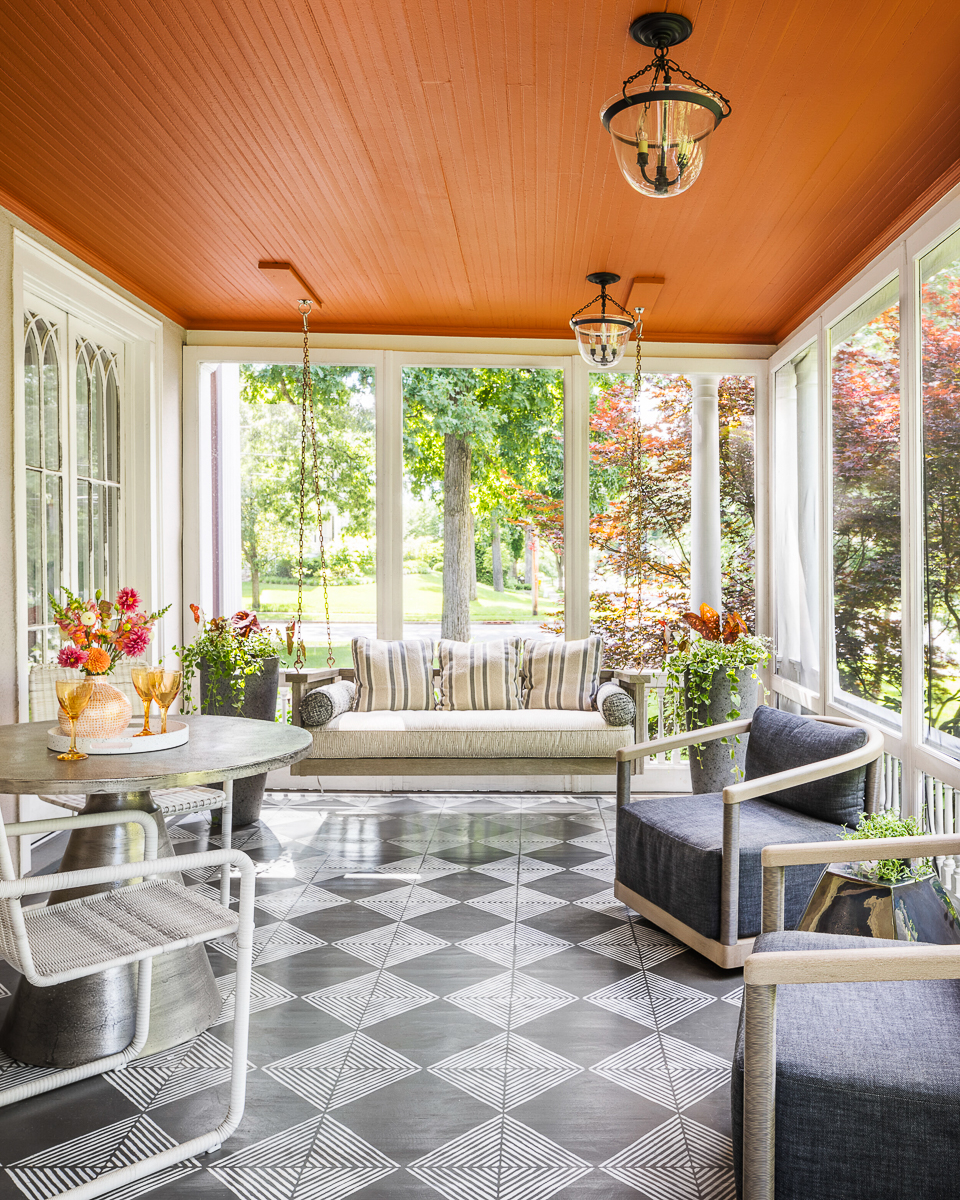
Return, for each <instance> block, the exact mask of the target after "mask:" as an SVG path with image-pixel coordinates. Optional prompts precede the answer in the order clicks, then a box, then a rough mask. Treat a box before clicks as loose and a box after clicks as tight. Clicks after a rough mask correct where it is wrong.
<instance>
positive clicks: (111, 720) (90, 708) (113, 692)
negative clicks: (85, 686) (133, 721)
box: [57, 679, 133, 738]
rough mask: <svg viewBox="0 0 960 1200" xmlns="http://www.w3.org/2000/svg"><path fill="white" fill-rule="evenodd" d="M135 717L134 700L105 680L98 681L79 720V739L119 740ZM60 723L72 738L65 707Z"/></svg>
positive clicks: (94, 683)
mask: <svg viewBox="0 0 960 1200" xmlns="http://www.w3.org/2000/svg"><path fill="white" fill-rule="evenodd" d="M132 715H133V709H132V708H131V707H130V701H129V700H128V699H127V698H126V696H125V695H124V694H123V692H121V691H120V689H119V688H115V687H114V686H113V684H112V683H107V682H106V681H105V680H103V679H95V680H94V681H93V695H92V696H91V697H90V699H89V701H88V702H87V707H86V708H85V709H84V710H83V712H82V713H81V714H80V716H79V717H78V718H77V737H80V738H115V737H117V736H119V735H120V734H121V733H123V731H124V730H125V729H126V727H127V726H128V725H129V724H130V718H131V716H132ZM57 722H58V724H59V725H60V729H61V730H62V731H63V733H65V734H66V735H67V736H68V737H69V735H70V721H69V719H68V718H67V715H66V713H65V712H64V711H63V709H62V708H61V709H60V710H59V712H58V713H57Z"/></svg>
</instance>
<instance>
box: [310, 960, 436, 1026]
mask: <svg viewBox="0 0 960 1200" xmlns="http://www.w3.org/2000/svg"><path fill="white" fill-rule="evenodd" d="M303 999H304V1000H306V1002H307V1003H308V1004H312V1005H313V1006H314V1008H320V1009H322V1010H323V1011H324V1012H328V1013H330V1015H331V1016H334V1017H336V1018H337V1020H339V1021H343V1022H344V1024H346V1025H349V1026H350V1027H351V1028H352V1029H366V1028H367V1027H368V1026H370V1025H377V1024H378V1023H379V1022H380V1021H386V1020H387V1019H388V1018H390V1017H398V1016H400V1015H401V1013H405V1012H410V1010H411V1009H414V1008H419V1007H420V1006H421V1005H423V1004H429V1003H430V1002H431V1001H433V1000H436V999H437V997H436V996H435V995H434V993H433V992H428V991H427V990H426V988H422V987H418V986H417V984H415V983H410V982H409V981H408V980H406V979H401V978H400V977H399V976H398V975H392V974H391V973H390V972H389V971H371V972H370V973H369V974H367V975H358V976H357V978H356V979H349V980H347V981H346V982H345V983H335V984H332V985H331V986H330V987H326V988H321V989H320V990H319V991H316V992H309V993H308V994H307V995H306V996H304V997H303Z"/></svg>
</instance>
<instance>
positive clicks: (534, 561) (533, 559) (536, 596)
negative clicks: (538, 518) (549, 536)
mask: <svg viewBox="0 0 960 1200" xmlns="http://www.w3.org/2000/svg"><path fill="white" fill-rule="evenodd" d="M539 549H540V547H539V546H538V545H537V539H536V537H531V538H530V564H531V576H532V579H531V583H532V588H531V591H530V597H531V599H532V600H533V615H534V616H535V617H536V616H538V615H539V612H540V579H539V578H538V577H539V575H540V555H539V553H538V551H539Z"/></svg>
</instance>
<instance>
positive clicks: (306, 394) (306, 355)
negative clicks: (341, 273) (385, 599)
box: [294, 300, 336, 671]
mask: <svg viewBox="0 0 960 1200" xmlns="http://www.w3.org/2000/svg"><path fill="white" fill-rule="evenodd" d="M312 307H313V305H312V304H311V302H310V301H309V300H301V301H300V304H299V306H298V308H299V311H300V314H301V316H302V317H303V378H302V383H301V391H302V403H301V406H300V510H299V515H300V553H299V559H298V563H297V657H296V659H295V660H294V665H295V667H296V668H297V670H298V671H300V670H302V668H303V666H304V665H305V663H306V657H307V648H306V646H305V644H304V641H303V547H304V525H305V522H306V509H307V448H308V442H309V446H310V449H311V451H312V466H313V493H314V499H315V500H316V504H317V531H318V534H319V540H320V581H321V584H322V586H323V608H324V616H325V618H326V624H327V666H328V667H333V666H334V665H335V663H336V658H335V656H334V653H333V635H332V632H331V629H330V592H329V583H328V580H327V552H326V547H325V546H324V542H323V507H322V504H321V499H320V455H319V451H318V448H317V414H316V410H315V409H314V407H313V376H312V375H311V374H310V325H309V321H310V309H311V308H312Z"/></svg>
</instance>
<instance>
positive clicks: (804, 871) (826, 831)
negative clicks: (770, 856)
mask: <svg viewBox="0 0 960 1200" xmlns="http://www.w3.org/2000/svg"><path fill="white" fill-rule="evenodd" d="M839 833H840V827H839V826H837V825H833V824H830V823H828V822H826V821H817V820H815V819H814V818H813V817H807V816H804V815H803V814H802V813H797V812H794V811H793V810H792V809H789V808H780V806H779V805H777V804H773V803H771V802H770V801H769V800H745V801H744V802H743V804H741V805H740V918H739V921H740V937H753V936H754V935H755V934H758V933H759V932H760V901H761V868H760V851H761V850H762V849H763V847H764V846H770V845H772V844H773V843H775V842H825V841H832V840H833V839H834V838H835V837H836V836H837V835H838V834H839ZM722 848H723V798H722V796H721V794H720V793H719V792H708V793H706V794H705V795H701V796H671V797H668V798H664V799H660V798H659V797H658V798H657V799H655V800H636V801H634V802H633V803H632V804H625V805H624V806H623V807H622V808H621V809H620V811H619V812H618V813H617V879H618V880H619V881H620V882H621V883H623V884H625V885H626V886H627V887H628V888H631V889H632V890H633V891H635V892H637V893H638V895H640V896H643V897H644V899H646V900H649V901H651V902H652V903H653V904H656V905H657V906H658V907H659V908H662V909H664V911H665V912H668V913H670V915H671V916H673V917H676V918H677V920H678V921H683V923H684V924H685V925H689V926H690V928H691V929H695V930H696V931H697V933H701V934H703V936H704V937H708V938H712V939H713V940H714V941H717V940H719V937H720V872H721V860H722V853H721V851H722ZM822 870H823V868H822V867H819V866H816V865H813V866H802V867H790V868H789V869H788V870H787V872H786V906H785V923H786V924H787V925H788V926H792V925H795V924H796V923H797V921H799V919H800V917H801V916H802V914H803V910H804V909H805V908H806V906H807V901H808V900H809V899H810V893H811V892H812V891H813V889H814V887H815V886H816V883H817V880H818V879H819V878H820V873H821V871H822Z"/></svg>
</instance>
